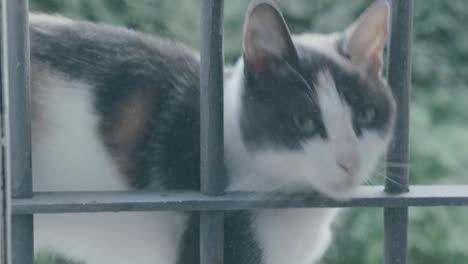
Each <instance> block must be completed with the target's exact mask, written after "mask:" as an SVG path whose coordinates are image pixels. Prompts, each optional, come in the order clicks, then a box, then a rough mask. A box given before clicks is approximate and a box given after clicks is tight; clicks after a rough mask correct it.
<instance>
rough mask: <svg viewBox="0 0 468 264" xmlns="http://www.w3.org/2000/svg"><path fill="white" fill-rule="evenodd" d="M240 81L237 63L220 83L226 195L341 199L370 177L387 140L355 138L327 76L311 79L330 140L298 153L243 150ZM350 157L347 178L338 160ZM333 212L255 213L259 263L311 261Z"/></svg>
mask: <svg viewBox="0 0 468 264" xmlns="http://www.w3.org/2000/svg"><path fill="white" fill-rule="evenodd" d="M242 78H243V62H242V60H240V61H239V62H238V63H237V65H236V67H235V69H234V71H233V73H232V75H231V79H230V80H229V81H228V82H227V83H226V91H225V98H224V102H225V109H224V113H225V114H224V115H225V116H224V118H225V119H224V120H225V121H224V129H225V130H224V140H225V142H224V145H225V157H226V159H227V160H226V164H227V167H228V172H229V175H228V176H229V177H228V179H229V183H228V190H229V191H257V192H258V191H259V192H262V191H272V190H275V189H278V188H287V187H294V188H297V187H300V188H302V187H307V186H309V187H310V188H315V189H316V190H318V191H320V192H322V193H325V194H326V195H328V196H331V197H334V198H341V199H343V198H347V197H349V195H350V193H351V192H352V191H353V190H354V189H355V187H356V186H358V185H359V184H361V183H362V182H363V181H364V180H366V179H367V178H368V177H369V176H370V174H371V172H372V170H373V168H374V167H375V165H376V163H377V161H378V158H379V157H380V155H381V154H382V152H383V151H384V150H385V148H386V146H387V143H388V141H389V139H382V138H381V137H380V136H379V135H377V133H376V132H368V131H364V133H363V135H362V137H361V138H359V139H358V138H357V136H356V135H355V132H354V130H353V128H352V121H351V116H352V113H351V111H350V107H349V106H348V105H347V104H346V102H344V101H343V100H342V99H340V97H339V96H338V92H337V90H336V87H335V83H334V81H333V79H332V77H331V75H330V74H327V73H323V74H321V77H320V78H319V79H318V80H317V86H320V88H318V91H317V92H318V98H319V104H320V106H321V110H322V111H323V115H324V122H325V127H326V129H327V132H328V133H329V137H330V138H329V140H327V141H325V140H322V139H317V138H316V139H312V140H309V141H308V142H305V143H304V144H303V145H302V149H303V150H302V151H289V150H278V149H271V150H261V151H256V152H249V151H247V150H246V147H245V145H244V144H243V141H242V139H241V132H240V127H239V114H240V113H239V112H240V98H241V95H242V93H243V85H242V82H243V79H242ZM356 156H357V157H358V160H357V163H358V165H357V167H356V169H355V171H354V172H353V175H349V174H348V173H346V172H345V171H344V170H343V169H342V168H340V166H339V165H338V162H339V161H342V160H346V159H348V158H350V157H356ZM350 177H352V180H350ZM336 213H337V210H336V209H278V210H259V211H258V213H257V214H256V216H255V217H254V220H253V224H254V226H255V228H254V230H255V231H254V232H255V235H256V239H257V242H258V244H259V247H260V248H261V249H262V252H263V254H264V255H263V256H264V258H265V264H283V263H294V264H311V263H314V262H315V261H317V260H318V259H319V258H320V257H321V256H322V255H323V253H324V252H325V250H326V248H327V247H328V244H329V241H330V227H331V224H332V222H333V219H334V216H335V214H336Z"/></svg>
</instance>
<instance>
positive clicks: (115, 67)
mask: <svg viewBox="0 0 468 264" xmlns="http://www.w3.org/2000/svg"><path fill="white" fill-rule="evenodd" d="M30 40H31V41H30V45H31V87H32V97H33V99H32V101H33V102H32V103H33V104H32V106H33V107H32V112H33V167H34V187H35V190H36V191H55V190H60V191H74V190H86V191H91V190H125V189H128V188H143V187H146V186H148V185H149V184H151V183H152V182H151V181H152V179H151V178H150V177H151V175H150V174H155V173H159V174H161V175H164V176H168V179H169V180H163V181H161V180H160V179H158V182H159V183H160V184H161V185H163V186H162V187H178V186H177V185H178V184H179V185H180V184H181V181H184V180H188V182H190V180H189V179H179V178H180V177H181V176H180V177H179V175H182V173H185V171H184V172H182V171H181V169H176V168H173V167H175V165H170V164H169V163H171V164H175V163H176V164H181V163H180V162H183V161H184V160H183V159H184V158H185V159H187V160H193V161H191V162H190V163H189V164H191V163H194V164H193V165H190V166H192V167H194V166H195V162H197V160H198V154H195V153H194V151H193V149H198V148H197V146H196V144H197V143H198V134H197V132H198V112H197V111H198V94H199V92H198V83H199V81H198V78H199V60H198V55H197V53H195V52H193V51H192V50H190V49H189V48H187V47H185V46H184V45H182V44H180V43H177V42H175V41H171V40H166V39H162V38H159V37H156V36H150V35H147V34H144V33H140V32H136V31H133V30H129V29H125V28H122V27H116V26H110V25H105V24H99V23H91V22H85V21H75V20H71V19H68V18H64V17H60V16H51V15H44V14H31V16H30ZM180 128H183V129H182V130H181V129H180ZM178 131H179V132H178ZM181 131H183V132H181ZM183 133H187V135H189V136H188V137H187V136H185V135H184V134H183ZM181 138H182V139H181ZM169 148H172V149H174V151H172V152H168V151H167V149H169ZM197 152H198V151H197ZM160 153H164V154H161V155H160ZM167 153H169V154H170V155H172V156H170V155H168V154H167ZM181 153H183V154H184V155H185V156H184V157H182V156H181ZM169 161H170V162H169ZM150 163H151V165H150ZM171 166H172V167H171ZM197 166H198V165H197ZM168 173H170V174H172V175H168ZM64 175H68V176H66V177H65V176H64ZM86 175H89V176H86ZM98 175H99V176H98ZM116 175H117V176H116ZM118 175H120V176H118ZM174 175H175V176H174ZM166 183H168V184H166ZM171 184H172V185H171ZM166 185H169V186H166ZM193 185H197V183H196V182H193V181H192V185H191V186H193Z"/></svg>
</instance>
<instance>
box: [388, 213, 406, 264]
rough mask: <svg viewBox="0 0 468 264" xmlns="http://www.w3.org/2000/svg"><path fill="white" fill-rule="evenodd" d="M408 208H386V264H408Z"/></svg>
mask: <svg viewBox="0 0 468 264" xmlns="http://www.w3.org/2000/svg"><path fill="white" fill-rule="evenodd" d="M407 221H408V207H400V208H385V209H384V226H385V239H384V244H385V253H384V259H385V263H386V264H387V263H395V264H396V263H398V264H404V263H406V251H407V232H408V225H407V224H406V223H407Z"/></svg>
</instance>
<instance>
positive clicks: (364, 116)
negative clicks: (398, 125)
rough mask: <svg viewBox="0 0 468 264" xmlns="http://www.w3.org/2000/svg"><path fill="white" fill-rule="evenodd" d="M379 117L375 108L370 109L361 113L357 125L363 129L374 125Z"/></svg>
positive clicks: (357, 116) (357, 117)
mask: <svg viewBox="0 0 468 264" xmlns="http://www.w3.org/2000/svg"><path fill="white" fill-rule="evenodd" d="M376 116H377V111H376V110H375V108H374V107H368V108H366V109H365V110H364V111H360V112H358V113H357V115H356V123H357V124H358V125H359V126H361V127H367V126H370V125H372V123H374V121H375V118H376Z"/></svg>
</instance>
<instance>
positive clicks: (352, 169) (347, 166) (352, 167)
mask: <svg viewBox="0 0 468 264" xmlns="http://www.w3.org/2000/svg"><path fill="white" fill-rule="evenodd" d="M337 163H338V166H339V167H340V168H342V169H343V170H344V171H345V172H346V173H347V174H348V175H349V176H353V175H354V174H356V172H357V170H358V167H359V157H358V156H357V155H351V156H348V157H346V158H345V159H341V160H338V161H337Z"/></svg>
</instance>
